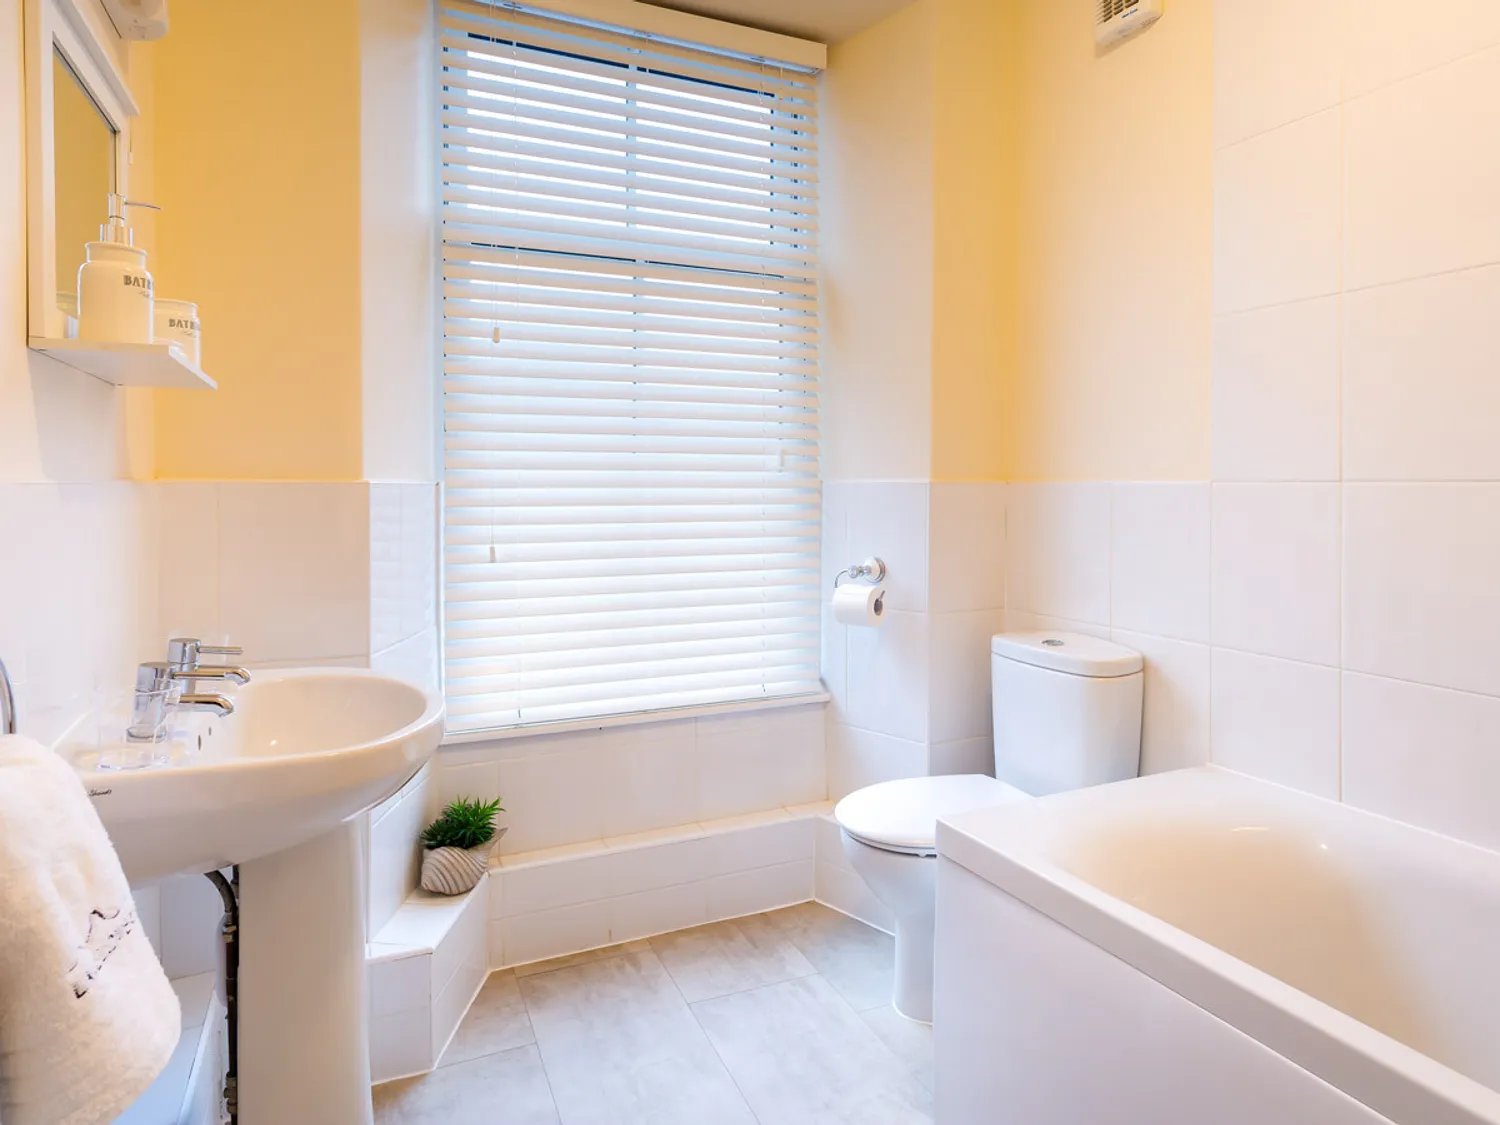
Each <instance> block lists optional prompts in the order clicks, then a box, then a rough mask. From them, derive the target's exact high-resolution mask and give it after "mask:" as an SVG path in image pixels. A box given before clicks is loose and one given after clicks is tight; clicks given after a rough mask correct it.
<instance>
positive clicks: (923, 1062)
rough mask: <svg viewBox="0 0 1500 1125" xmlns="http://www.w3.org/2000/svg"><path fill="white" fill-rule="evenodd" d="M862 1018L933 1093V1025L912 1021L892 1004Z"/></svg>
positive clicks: (862, 1015)
mask: <svg viewBox="0 0 1500 1125" xmlns="http://www.w3.org/2000/svg"><path fill="white" fill-rule="evenodd" d="M859 1018H860V1019H862V1020H864V1021H865V1023H867V1024H869V1025H870V1030H872V1031H873V1032H875V1034H876V1035H878V1036H879V1037H880V1041H881V1042H882V1043H884V1044H885V1045H886V1046H887V1047H889V1048H890V1049H891V1053H892V1054H893V1055H895V1056H896V1057H897V1058H898V1059H900V1060H901V1061H902V1062H903V1063H905V1064H906V1066H907V1069H908V1070H910V1071H911V1072H912V1073H913V1074H915V1075H916V1076H917V1081H919V1082H920V1083H922V1085H923V1086H925V1087H927V1089H929V1090H931V1089H932V1025H931V1024H926V1023H917V1022H916V1021H914V1020H909V1019H907V1018H906V1017H905V1016H903V1015H902V1014H901V1013H900V1012H898V1011H896V1009H895V1008H894V1007H892V1006H891V1005H890V1004H886V1005H885V1006H884V1007H880V1008H871V1009H869V1010H868V1011H865V1012H860V1014H859Z"/></svg>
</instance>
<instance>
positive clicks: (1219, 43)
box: [1213, 0, 1370, 147]
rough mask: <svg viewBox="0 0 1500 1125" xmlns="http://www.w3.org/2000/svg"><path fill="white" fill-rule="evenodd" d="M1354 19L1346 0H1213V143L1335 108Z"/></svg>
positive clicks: (1232, 140) (1225, 142)
mask: <svg viewBox="0 0 1500 1125" xmlns="http://www.w3.org/2000/svg"><path fill="white" fill-rule="evenodd" d="M1364 7H1365V8H1368V7H1370V5H1365V6H1364ZM1362 10H1363V9H1362ZM1351 22H1358V21H1351V20H1349V19H1348V14H1347V13H1346V11H1345V4H1344V0H1254V2H1253V3H1246V2H1245V0H1217V2H1216V3H1215V4H1214V18H1213V23H1214V143H1215V144H1216V145H1217V146H1220V147H1222V146H1224V145H1228V144H1233V143H1234V142H1236V141H1242V140H1244V139H1245V138H1246V137H1250V136H1253V135H1254V134H1256V133H1262V132H1265V131H1266V130H1267V129H1273V128H1275V127H1276V126H1278V125H1285V124H1287V123H1288V122H1291V121H1295V120H1297V119H1298V118H1300V117H1306V116H1308V115H1309V114H1312V113H1316V112H1318V111H1319V110H1323V109H1328V108H1329V107H1330V106H1334V105H1337V104H1338V102H1339V99H1340V98H1341V97H1342V73H1341V71H1342V60H1343V36H1344V29H1345V27H1346V26H1347V25H1348V24H1349V23H1351Z"/></svg>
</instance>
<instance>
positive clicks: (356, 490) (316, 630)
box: [219, 483, 370, 662]
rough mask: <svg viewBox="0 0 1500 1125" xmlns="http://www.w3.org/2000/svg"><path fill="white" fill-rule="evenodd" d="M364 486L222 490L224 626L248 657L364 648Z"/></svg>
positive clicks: (367, 519)
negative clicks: (242, 647)
mask: <svg viewBox="0 0 1500 1125" xmlns="http://www.w3.org/2000/svg"><path fill="white" fill-rule="evenodd" d="M368 504H369V493H368V491H367V489H366V488H365V486H364V485H362V484H287V483H277V484H241V483H235V484H224V485H221V486H220V488H219V521H220V526H219V546H220V563H219V573H220V591H219V601H220V614H221V622H220V623H221V626H222V628H223V630H224V632H226V633H227V634H228V635H229V636H230V637H231V638H232V639H233V640H234V642H235V643H236V644H241V645H243V646H244V649H245V658H246V659H247V660H249V661H251V662H260V661H285V660H301V659H306V658H309V657H311V658H316V657H343V656H352V655H359V654H367V653H368V652H369V643H370V566H369V535H370V514H369V507H368Z"/></svg>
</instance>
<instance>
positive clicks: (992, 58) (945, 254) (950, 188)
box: [932, 0, 1019, 481]
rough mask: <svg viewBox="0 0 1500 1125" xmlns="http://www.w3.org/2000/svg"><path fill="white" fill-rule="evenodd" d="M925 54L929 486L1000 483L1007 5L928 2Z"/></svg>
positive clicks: (1005, 340)
mask: <svg viewBox="0 0 1500 1125" xmlns="http://www.w3.org/2000/svg"><path fill="white" fill-rule="evenodd" d="M934 51H935V64H934V69H935V74H936V93H935V98H934V114H935V116H934V122H933V274H932V277H933V291H932V306H933V313H932V316H933V329H932V479H933V480H936V481H966V480H969V481H987V480H1003V479H1005V473H1006V468H1007V452H1008V450H1007V442H1006V439H1005V434H1004V412H1005V409H1006V398H1007V391H1008V387H1009V384H1010V382H1011V380H1012V379H1013V377H1014V372H1013V367H1014V357H1015V340H1014V335H1015V311H1016V309H1015V297H1016V295H1015V291H1014V280H1015V265H1016V263H1015V253H1016V248H1015V234H1016V217H1017V199H1016V189H1017V173H1018V155H1019V154H1018V138H1017V125H1018V117H1017V112H1016V110H1017V97H1018V93H1019V90H1018V85H1019V83H1018V80H1019V72H1018V54H1019V43H1018V37H1017V34H1016V28H1015V19H1014V12H1013V10H1012V7H1011V5H1009V4H1003V3H996V2H995V0H938V3H937V17H936V35H935V37H934Z"/></svg>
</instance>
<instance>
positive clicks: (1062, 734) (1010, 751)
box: [833, 633, 1143, 1023]
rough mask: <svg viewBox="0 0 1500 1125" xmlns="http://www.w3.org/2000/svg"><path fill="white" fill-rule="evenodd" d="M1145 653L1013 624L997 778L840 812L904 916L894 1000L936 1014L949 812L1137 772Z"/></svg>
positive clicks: (937, 782) (843, 807) (870, 801)
mask: <svg viewBox="0 0 1500 1125" xmlns="http://www.w3.org/2000/svg"><path fill="white" fill-rule="evenodd" d="M1141 668H1142V662H1141V656H1140V653H1137V652H1132V651H1131V650H1130V649H1128V648H1125V647H1123V646H1121V645H1117V644H1112V643H1111V642H1109V641H1102V640H1099V639H1097V638H1095V637H1087V636H1083V635H1081V634H1078V633H1003V634H1001V635H1000V636H997V637H995V638H994V639H993V640H992V641H991V644H990V683H991V688H992V694H993V703H994V715H995V776H994V777H988V776H985V775H983V774H966V775H961V776H954V777H913V778H905V779H903V780H900V781H886V782H882V783H880V784H879V785H871V786H869V787H868V788H865V789H860V790H858V791H856V792H854V793H850V794H849V795H848V796H847V797H845V798H844V799H843V800H842V801H840V802H839V803H838V805H837V806H836V807H835V808H834V810H833V815H834V817H835V818H836V819H837V820H838V822H839V827H840V828H842V829H843V832H842V834H841V835H842V837H843V842H844V851H845V853H846V854H847V855H848V856H849V862H850V863H852V864H853V865H854V870H856V871H858V872H859V874H860V876H861V877H862V878H863V879H864V881H865V882H866V883H868V884H869V887H870V890H871V891H872V892H873V893H874V895H875V897H876V898H878V899H880V901H881V902H883V903H885V905H886V906H887V907H889V908H890V911H891V914H892V915H893V916H894V917H895V920H896V988H895V996H894V997H893V1001H894V1003H895V1006H896V1010H897V1011H898V1012H900V1013H901V1014H902V1015H903V1016H906V1017H907V1018H908V1019H913V1020H919V1021H921V1022H924V1023H926V1022H930V1021H931V1020H932V936H933V909H934V906H935V905H936V898H937V848H936V847H935V846H934V839H935V835H936V831H937V821H938V818H939V817H946V816H952V815H955V814H957V813H961V812H966V811H968V810H969V809H976V808H986V807H990V806H993V805H1002V804H1006V803H1008V802H1011V801H1024V800H1026V799H1028V798H1030V797H1042V796H1046V795H1047V794H1048V793H1060V792H1062V791H1063V790H1065V789H1081V788H1083V787H1084V786H1086V785H1102V784H1104V783H1105V782H1109V781H1123V780H1125V779H1126V778H1130V777H1134V776H1135V775H1136V773H1137V771H1138V770H1139V768H1140V753H1141V698H1142V688H1141V681H1142V678H1143V676H1142V671H1141Z"/></svg>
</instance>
